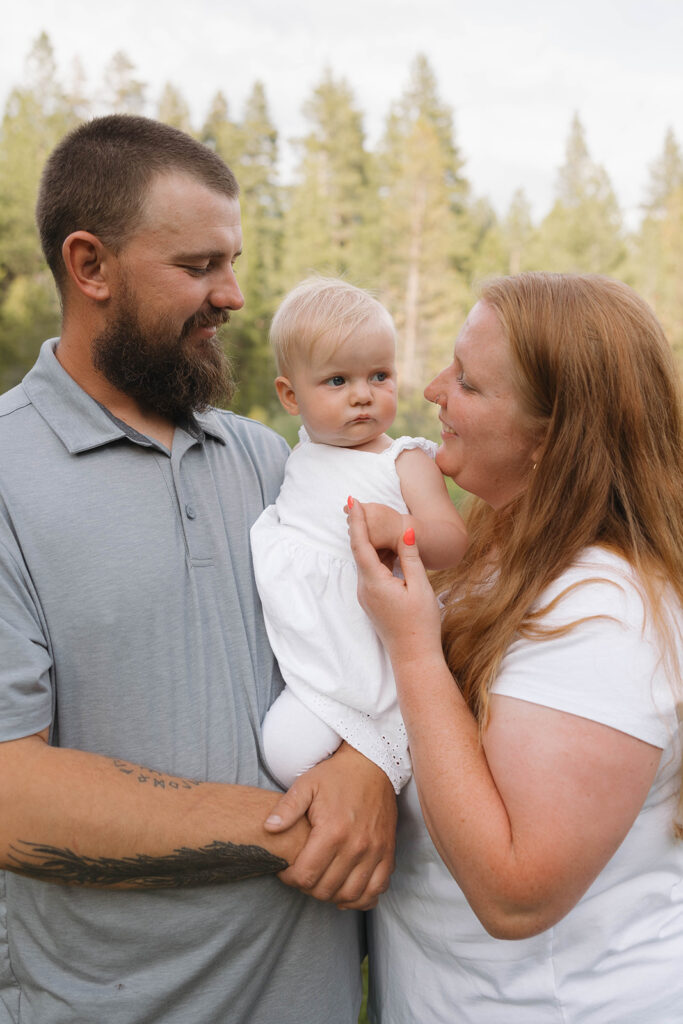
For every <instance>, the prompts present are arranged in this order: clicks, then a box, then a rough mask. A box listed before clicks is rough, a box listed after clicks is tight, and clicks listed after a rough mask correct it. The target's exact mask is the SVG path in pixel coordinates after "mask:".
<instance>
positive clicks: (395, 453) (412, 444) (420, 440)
mask: <svg viewBox="0 0 683 1024" xmlns="http://www.w3.org/2000/svg"><path fill="white" fill-rule="evenodd" d="M438 447H439V446H438V444H437V443H436V441H428V440H427V438H426V437H407V436H404V437H397V438H396V439H395V440H394V441H392V442H391V444H390V446H389V447H388V448H387V450H386V452H385V453H384V454H385V455H388V456H389V457H390V458H392V459H397V458H398V457H399V455H400V454H401V452H405V451H409V450H410V449H411V448H419V449H420V450H421V451H423V452H425V454H427V455H428V456H429V457H430V459H433V458H434V457H435V455H436V452H437V449H438Z"/></svg>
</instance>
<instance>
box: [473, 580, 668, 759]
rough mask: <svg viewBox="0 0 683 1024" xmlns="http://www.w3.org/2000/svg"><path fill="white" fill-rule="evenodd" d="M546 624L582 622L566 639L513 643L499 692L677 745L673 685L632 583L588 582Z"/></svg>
mask: <svg viewBox="0 0 683 1024" xmlns="http://www.w3.org/2000/svg"><path fill="white" fill-rule="evenodd" d="M580 620H582V621H580ZM545 622H546V624H548V625H552V626H562V625H567V624H569V623H572V622H576V623H577V624H576V625H575V626H573V628H572V629H570V630H569V631H568V632H567V633H566V634H565V635H564V636H556V637H553V638H551V639H544V640H529V639H526V638H520V639H518V640H516V641H515V642H514V643H513V644H511V646H510V648H509V650H508V652H507V654H506V656H505V658H504V659H503V662H502V664H501V669H500V673H499V675H498V678H497V679H496V681H495V683H494V685H493V687H492V693H494V694H499V695H502V696H506V697H516V698H518V699H520V700H526V701H530V702H531V703H533V704H542V705H544V706H546V707H549V708H555V709H556V710H558V711H566V712H569V713H570V714H573V715H578V716H580V717H581V718H588V719H591V720H592V721H595V722H600V723H601V724H603V725H608V726H611V727H612V728H614V729H619V730H620V731H621V732H625V733H628V734H629V735H631V736H635V737H637V738H638V739H641V740H644V741H645V742H647V743H651V744H653V745H654V746H657V747H661V748H664V747H666V746H667V745H668V744H669V743H670V742H671V738H672V734H673V732H674V731H675V730H676V728H677V717H676V706H675V696H674V692H673V687H672V684H671V682H670V680H669V679H668V678H667V674H666V671H665V667H664V663H663V660H662V651H661V647H660V644H659V643H658V642H657V640H656V639H655V637H654V634H653V631H652V628H651V625H649V624H648V622H647V620H646V619H645V616H644V606H643V601H642V598H641V597H640V595H639V594H638V593H637V591H636V589H635V588H634V587H633V585H632V584H630V583H627V582H625V581H624V582H622V583H620V582H617V581H608V580H603V581H596V580H594V581H591V582H584V583H582V584H581V585H580V586H577V587H574V588H573V589H572V590H571V591H569V592H568V593H566V594H565V595H564V596H563V597H561V598H560V600H559V601H558V603H557V605H556V606H555V607H554V608H553V609H552V611H551V612H549V614H548V616H547V617H546V620H545Z"/></svg>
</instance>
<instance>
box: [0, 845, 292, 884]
mask: <svg viewBox="0 0 683 1024" xmlns="http://www.w3.org/2000/svg"><path fill="white" fill-rule="evenodd" d="M10 860H11V862H12V867H11V868H10V870H11V871H15V872H17V873H18V874H22V875H27V876H28V877H29V878H36V879H38V880H39V881H41V882H56V883H58V884H61V885H87V886H95V887H99V888H117V887H122V888H126V889H184V888H188V887H190V886H199V885H214V884H216V883H219V882H238V881H241V880H242V879H244V878H255V877H257V876H259V875H270V874H275V873H276V872H278V871H284V869H285V868H286V867H288V866H289V865H288V863H287V861H286V860H283V859H282V858H281V857H276V856H275V855H274V854H272V853H269V851H268V850H264V849H263V848H262V847H260V846H238V845H236V844H235V843H223V842H219V841H218V840H216V841H214V842H213V843H209V845H208V846H202V847H200V848H199V849H190V848H189V847H186V846H183V847H180V849H177V850H174V851H173V853H171V854H168V855H167V856H163V857H152V856H146V855H143V854H138V855H137V856H135V857H121V858H115V857H84V856H79V855H78V854H76V853H74V852H73V850H69V849H68V848H64V849H61V848H59V847H56V846H45V845H43V844H41V843H31V842H26V841H25V840H23V839H22V840H19V846H12V847H11V854H10Z"/></svg>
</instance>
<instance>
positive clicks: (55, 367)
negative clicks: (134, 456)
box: [22, 338, 227, 455]
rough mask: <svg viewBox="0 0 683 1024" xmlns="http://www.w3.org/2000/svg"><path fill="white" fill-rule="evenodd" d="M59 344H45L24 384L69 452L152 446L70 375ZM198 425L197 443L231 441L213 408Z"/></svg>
mask: <svg viewBox="0 0 683 1024" xmlns="http://www.w3.org/2000/svg"><path fill="white" fill-rule="evenodd" d="M58 341H59V338H50V339H49V340H48V341H46V342H44V343H43V345H41V348H40V352H39V354H38V359H37V360H36V363H35V365H34V366H33V368H32V369H31V370H29V372H28V373H27V375H26V376H25V377H24V380H23V382H22V384H23V387H24V390H25V391H26V394H27V395H28V397H29V399H30V400H31V403H32V404H33V405H34V406H35V408H36V409H37V411H38V412H39V413H40V415H41V416H42V417H43V419H44V420H45V421H46V423H48V424H49V426H50V427H51V428H52V430H53V431H54V432H55V434H56V435H57V437H58V438H59V439H60V440H61V442H62V444H63V445H64V447H65V448H66V449H67V451H68V452H69V453H70V454H72V455H77V454H79V453H80V452H85V451H90V450H91V449H93V448H101V447H102V446H103V445H106V444H110V443H111V442H112V441H119V440H120V439H121V438H123V437H127V438H128V439H129V440H133V441H135V443H137V444H142V445H145V444H146V445H152V442H151V441H149V440H148V439H147V438H145V437H144V436H143V435H141V434H138V435H137V438H134V437H132V436H131V433H130V432H129V431H128V430H126V429H124V427H125V425H124V424H121V423H120V421H118V420H116V418H115V417H112V416H111V415H110V414H109V413H108V412H107V411H106V410H105V409H104V408H103V407H102V406H101V405H100V403H99V402H97V401H95V399H94V398H91V396H90V395H89V394H87V392H85V391H84V390H83V388H82V387H81V386H80V385H79V384H77V383H76V381H75V380H74V379H73V377H70V376H69V374H68V373H67V372H66V370H65V369H64V367H63V366H62V365H61V363H60V362H59V360H58V359H57V356H56V355H55V349H56V347H57V343H58ZM194 424H195V425H196V427H197V428H198V429H197V430H193V429H192V426H193V425H190V429H189V430H188V431H186V432H187V433H189V434H190V435H191V436H192V437H193V439H194V440H196V441H198V442H203V441H204V439H205V435H209V436H211V437H212V438H215V439H216V440H217V441H220V442H221V443H222V444H225V443H226V442H227V436H226V433H225V430H224V429H223V427H222V425H221V423H220V421H219V418H218V416H217V415H216V412H215V411H214V410H213V409H209V410H208V411H207V412H205V413H196V414H195V415H194ZM138 438H139V440H138Z"/></svg>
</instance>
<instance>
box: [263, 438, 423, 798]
mask: <svg viewBox="0 0 683 1024" xmlns="http://www.w3.org/2000/svg"><path fill="white" fill-rule="evenodd" d="M299 438H300V444H299V445H297V447H296V448H295V449H294V451H293V452H292V454H291V455H290V457H289V459H288V461H287V466H286V469H285V479H284V482H283V484H282V488H281V490H280V494H279V496H278V498H277V501H276V502H275V504H274V505H270V506H269V507H268V508H267V509H266V510H265V511H264V512H263V513H262V514H261V516H260V517H259V518H258V520H257V521H256V523H255V524H254V526H253V527H252V530H251V545H252V552H253V557H254V572H255V575H256V584H257V587H258V590H259V594H260V596H261V602H262V604H263V612H264V615H265V621H266V628H267V631H268V638H269V640H270V643H271V646H272V648H273V651H274V653H275V656H276V658H277V660H278V662H279V665H280V670H281V672H282V675H283V678H284V680H285V682H286V684H287V686H288V687H289V688H290V689H291V691H292V692H293V694H294V695H295V696H296V697H298V699H299V700H300V701H301V702H302V703H303V704H304V705H305V706H306V707H307V708H309V710H311V711H312V712H314V713H315V714H316V715H317V716H318V717H319V718H320V719H322V720H323V721H324V722H326V723H327V725H329V726H330V727H331V728H332V729H334V730H335V732H337V733H339V735H340V736H341V737H342V739H345V740H346V741H347V742H348V743H350V744H351V745H352V746H354V747H355V748H356V749H357V750H360V752H361V753H362V754H364V755H365V756H366V757H368V758H370V760H372V761H374V762H375V763H376V764H377V765H379V766H380V767H381V768H382V769H383V770H384V771H385V772H386V774H387V775H388V776H389V778H390V780H391V782H392V784H393V786H394V789H395V790H396V792H399V791H400V789H401V788H402V787H403V786H404V785H405V783H406V782H407V781H408V779H409V778H410V775H411V764H410V756H409V753H408V743H407V738H406V731H405V726H404V724H403V721H402V719H401V715H400V712H399V708H398V702H397V699H396V687H395V683H394V676H393V672H392V669H391V662H390V660H389V657H388V655H387V653H386V651H385V650H384V648H383V646H382V644H381V642H380V640H379V637H378V636H377V634H376V632H375V630H374V627H373V625H372V623H371V622H370V620H369V619H368V617H367V616H366V614H365V612H364V611H363V609H362V608H361V607H360V605H359V603H358V598H357V595H356V588H357V575H356V565H355V562H354V560H353V556H352V554H351V548H350V545H349V537H348V527H347V522H346V516H345V514H344V511H343V510H344V505H345V504H346V499H347V497H348V495H353V497H354V498H356V499H358V500H359V501H361V502H380V503H382V504H385V505H389V506H391V508H394V509H396V510H397V511H398V512H401V513H404V514H405V513H407V511H408V509H407V507H406V504H405V502H404V500H403V495H402V494H401V487H400V482H399V478H398V474H397V472H396V465H395V463H396V459H397V457H398V456H399V455H400V454H401V452H403V451H406V450H407V449H409V448H421V449H422V450H423V451H425V452H426V453H427V454H428V455H430V457H432V458H433V457H434V454H435V452H436V448H437V446H436V444H434V442H433V441H427V440H425V438H421V437H417V438H416V437H400V438H398V439H397V440H395V441H393V442H392V444H391V446H390V447H389V448H387V449H386V450H385V451H383V452H380V453H374V452H368V451H357V450H356V449H354V448H341V447H335V446H334V445H326V444H316V443H314V442H312V441H310V439H309V437H308V435H307V433H306V431H305V428H303V427H302V428H301V430H300V432H299ZM292 743H293V744H296V743H297V737H296V736H292Z"/></svg>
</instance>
